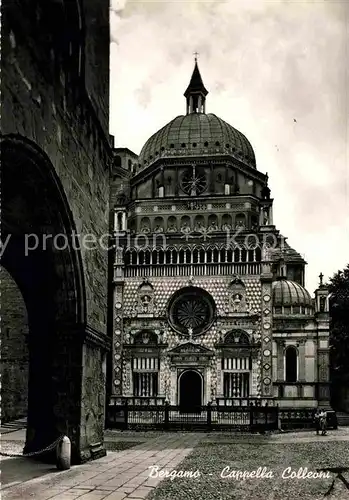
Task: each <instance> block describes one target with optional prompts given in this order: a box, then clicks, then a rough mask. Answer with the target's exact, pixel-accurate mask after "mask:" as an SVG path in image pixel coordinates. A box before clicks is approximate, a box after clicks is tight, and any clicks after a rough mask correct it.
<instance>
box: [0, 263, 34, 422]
mask: <svg viewBox="0 0 349 500" xmlns="http://www.w3.org/2000/svg"><path fill="white" fill-rule="evenodd" d="M0 292H1V306H0V316H1V330H0V331H1V336H0V338H1V346H2V347H1V410H2V415H1V419H2V421H3V422H8V421H9V420H14V419H16V418H19V417H23V416H26V414H27V406H28V368H29V350H28V333H29V329H28V317H27V310H26V306H25V303H24V300H23V297H22V294H21V292H20V290H19V288H18V287H17V284H16V283H15V281H14V280H13V279H12V277H11V276H10V275H9V274H8V272H7V271H6V269H4V268H3V267H0Z"/></svg>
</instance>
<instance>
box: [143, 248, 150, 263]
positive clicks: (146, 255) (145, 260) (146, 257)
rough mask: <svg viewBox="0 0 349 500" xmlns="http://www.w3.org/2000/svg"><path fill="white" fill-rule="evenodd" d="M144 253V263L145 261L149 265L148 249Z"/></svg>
mask: <svg viewBox="0 0 349 500" xmlns="http://www.w3.org/2000/svg"><path fill="white" fill-rule="evenodd" d="M144 254H145V259H144V263H145V265H147V266H149V265H150V250H146V251H145V252H144Z"/></svg>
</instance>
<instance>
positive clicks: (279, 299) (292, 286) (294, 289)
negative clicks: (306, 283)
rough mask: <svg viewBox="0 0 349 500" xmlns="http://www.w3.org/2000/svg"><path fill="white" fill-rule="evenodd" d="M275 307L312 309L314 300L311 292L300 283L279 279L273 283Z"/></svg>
mask: <svg viewBox="0 0 349 500" xmlns="http://www.w3.org/2000/svg"><path fill="white" fill-rule="evenodd" d="M273 306H274V307H278V306H279V307H280V306H305V307H312V299H311V296H310V294H309V292H308V291H307V290H306V289H305V288H303V287H302V286H301V285H300V284H299V283H296V282H294V281H289V280H287V279H286V278H279V279H278V280H277V281H274V282H273Z"/></svg>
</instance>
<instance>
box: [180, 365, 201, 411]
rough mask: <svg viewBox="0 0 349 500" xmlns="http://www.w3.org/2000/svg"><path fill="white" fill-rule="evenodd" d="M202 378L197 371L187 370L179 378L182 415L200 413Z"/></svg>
mask: <svg viewBox="0 0 349 500" xmlns="http://www.w3.org/2000/svg"><path fill="white" fill-rule="evenodd" d="M202 392H203V387H202V377H201V375H200V374H199V373H198V372H197V371H195V370H186V371H185V372H183V373H182V374H181V376H180V378H179V406H180V411H181V412H182V413H196V412H199V411H200V409H201V405H202Z"/></svg>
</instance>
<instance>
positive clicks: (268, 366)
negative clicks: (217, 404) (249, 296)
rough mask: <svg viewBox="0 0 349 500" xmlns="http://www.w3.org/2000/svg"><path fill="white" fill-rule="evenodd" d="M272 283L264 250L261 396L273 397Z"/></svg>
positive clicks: (268, 259)
mask: <svg viewBox="0 0 349 500" xmlns="http://www.w3.org/2000/svg"><path fill="white" fill-rule="evenodd" d="M272 281H273V274H272V272H271V260H270V254H269V250H268V249H267V248H264V249H263V257H262V274H261V287H262V297H261V396H262V397H268V396H270V397H271V396H272V380H273V376H272V340H273V338H272V335H273V334H272V332H273V314H272V307H273V304H272Z"/></svg>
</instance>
